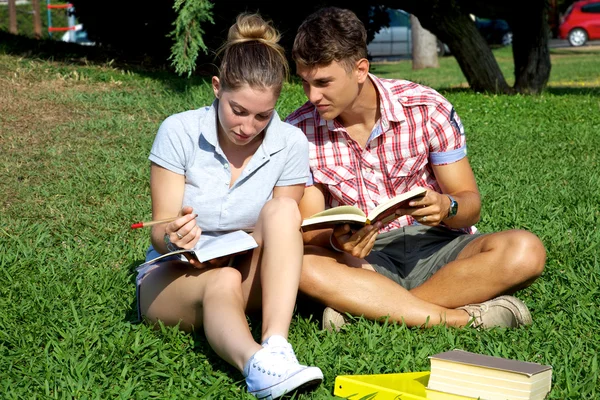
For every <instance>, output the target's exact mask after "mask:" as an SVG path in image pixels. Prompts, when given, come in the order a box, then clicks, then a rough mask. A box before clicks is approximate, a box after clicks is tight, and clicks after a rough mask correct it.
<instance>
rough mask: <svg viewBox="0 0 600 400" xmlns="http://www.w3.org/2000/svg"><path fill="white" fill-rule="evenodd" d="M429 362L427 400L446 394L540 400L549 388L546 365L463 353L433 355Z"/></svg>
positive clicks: (490, 399)
mask: <svg viewBox="0 0 600 400" xmlns="http://www.w3.org/2000/svg"><path fill="white" fill-rule="evenodd" d="M429 360H430V363H431V372H430V376H429V382H428V383H427V389H428V397H427V398H440V399H441V398H443V394H444V393H448V394H453V395H460V396H468V397H473V398H479V399H482V400H484V399H485V400H513V399H514V400H543V399H545V398H546V396H547V394H548V393H549V392H550V388H551V386H552V366H550V365H542V364H538V363H533V362H527V361H518V360H510V359H506V358H500V357H493V356H487V355H483V354H477V353H471V352H468V351H464V350H451V351H446V352H444V353H439V354H435V355H433V356H430V357H429ZM436 393H437V394H439V395H440V396H436Z"/></svg>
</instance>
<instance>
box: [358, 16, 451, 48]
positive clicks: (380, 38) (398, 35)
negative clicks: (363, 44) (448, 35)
mask: <svg viewBox="0 0 600 400" xmlns="http://www.w3.org/2000/svg"><path fill="white" fill-rule="evenodd" d="M387 11H388V15H389V16H390V26H389V27H382V28H381V30H380V31H379V32H377V33H376V34H375V37H374V38H373V40H372V41H371V42H369V44H368V45H367V50H368V52H369V54H370V55H371V57H373V58H375V59H377V58H411V57H412V30H411V27H410V14H409V13H407V12H406V11H404V10H398V9H388V10H387ZM437 47H438V56H440V57H441V56H444V55H446V54H450V49H449V48H448V46H447V45H445V44H444V43H442V42H441V41H439V40H438V43H437Z"/></svg>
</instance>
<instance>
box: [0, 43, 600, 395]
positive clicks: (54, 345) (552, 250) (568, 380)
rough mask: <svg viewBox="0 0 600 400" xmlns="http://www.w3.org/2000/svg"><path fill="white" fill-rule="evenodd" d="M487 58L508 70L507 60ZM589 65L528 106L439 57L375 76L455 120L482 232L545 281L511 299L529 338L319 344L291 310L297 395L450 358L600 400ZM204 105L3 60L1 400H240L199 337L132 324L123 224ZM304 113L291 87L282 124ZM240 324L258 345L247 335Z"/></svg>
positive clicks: (363, 326)
mask: <svg viewBox="0 0 600 400" xmlns="http://www.w3.org/2000/svg"><path fill="white" fill-rule="evenodd" d="M588 53H589V52H588ZM23 54H24V55H23ZM496 54H497V57H498V59H499V62H500V63H501V68H502V69H503V70H504V71H511V63H510V51H509V50H508V49H502V50H501V51H499V52H497V53H496ZM599 55H600V53H597V52H596V53H594V52H592V54H587V53H576V52H569V53H565V52H563V53H557V52H553V55H552V57H553V68H552V76H551V81H550V84H549V87H548V89H547V90H546V91H545V92H544V93H543V94H542V95H540V96H535V97H526V96H496V95H485V94H475V93H471V92H469V91H468V90H465V89H464V86H465V81H464V77H463V76H462V74H461V73H460V70H459V69H458V66H457V64H456V62H455V60H454V59H453V58H452V57H449V58H444V59H443V60H442V62H441V67H440V68H439V69H434V70H431V69H428V70H422V71H412V69H411V65H410V62H401V63H395V64H381V65H379V64H378V65H375V66H374V69H373V72H375V73H378V74H380V75H381V76H386V77H402V78H406V79H412V80H415V81H418V82H421V83H424V84H427V85H430V86H432V87H434V88H436V89H438V90H440V91H441V92H442V93H443V94H444V95H445V96H447V97H448V98H449V99H450V101H451V102H452V103H453V104H454V105H455V107H456V109H457V112H458V114H459V115H460V117H461V118H462V121H463V123H464V125H465V128H466V131H467V135H468V143H469V158H470V160H471V163H472V165H473V169H474V172H475V174H476V177H477V180H478V183H479V186H480V190H481V193H482V196H483V210H482V219H481V222H480V223H479V224H478V225H477V226H478V228H479V229H480V230H481V231H483V232H490V231H496V230H504V229H511V228H525V229H529V230H531V231H533V232H534V233H536V234H537V235H539V236H540V237H541V239H542V240H543V242H544V243H545V245H546V248H547V251H548V259H547V263H546V270H545V272H544V274H543V276H542V277H541V278H540V279H539V280H537V281H536V282H535V283H534V284H533V285H532V286H531V287H529V288H527V289H526V290H523V291H521V292H519V297H520V298H522V299H523V300H524V301H525V302H526V303H527V305H528V306H529V307H530V309H531V311H532V314H533V318H534V324H533V325H532V326H530V327H527V328H523V329H515V330H497V329H495V330H488V331H480V332H479V331H476V330H472V329H454V328H444V327H435V328H432V329H428V330H422V329H417V328H407V327H405V326H401V325H387V324H378V323H372V322H369V321H364V320H358V321H356V322H355V323H354V324H352V325H350V326H349V327H348V328H347V329H344V330H343V331H342V332H340V333H328V332H325V331H321V330H320V326H319V321H318V319H319V315H317V314H315V315H311V314H310V310H311V309H310V308H308V307H301V309H300V311H301V312H299V313H298V314H297V315H296V316H295V317H294V320H293V321H292V326H291V332H290V338H291V342H292V343H293V344H294V346H295V349H296V351H297V355H298V358H299V359H300V360H301V361H302V362H305V363H309V364H315V365H318V366H319V367H321V369H322V370H323V372H324V374H325V381H324V382H323V384H322V385H321V386H320V387H319V388H318V389H317V390H316V391H315V392H314V393H311V394H301V395H299V396H298V398H305V399H309V398H311V399H327V398H331V397H332V396H333V394H332V393H333V384H334V380H335V377H336V376H337V375H342V374H376V373H394V372H409V371H424V370H428V369H429V361H428V358H427V356H428V355H431V354H434V353H437V352H441V351H445V350H448V349H452V348H462V349H465V350H469V351H474V352H480V353H484V354H489V355H496V356H502V357H507V358H514V359H520V360H526V361H535V362H540V363H544V364H551V365H552V366H553V367H554V371H553V389H552V392H551V394H550V396H549V398H550V399H592V398H597V397H599V396H600V374H599V371H598V353H599V352H600V341H599V340H598V339H597V338H598V331H599V329H600V307H599V304H600V265H599V254H600V248H599V243H600V231H599V226H600V211H599V209H598V204H600V177H599V174H598V170H599V168H600V165H599V164H600V163H599V161H600V160H599V155H600V151H599V150H598V149H599V148H600V135H599V134H598V133H599V132H600V81H599V80H600V70H598V68H597V59H598V56H599ZM57 59H60V58H59V57H57V58H55V60H57ZM211 100H212V93H211V91H210V90H209V86H208V82H207V81H205V80H203V79H202V78H199V77H195V78H193V79H191V80H187V79H183V78H179V77H176V76H173V75H171V74H168V73H166V72H152V71H144V70H134V69H124V68H122V67H118V66H116V65H115V64H111V63H106V64H102V65H92V64H91V63H86V61H85V59H81V58H80V59H77V64H68V63H62V62H58V61H49V60H42V59H39V58H36V56H35V55H32V54H30V53H27V52H24V53H22V54H14V52H13V54H7V53H2V52H0V110H2V111H1V113H0V155H1V156H2V162H1V163H0V182H1V184H0V371H2V372H1V373H0V392H1V393H4V398H7V399H32V398H39V399H46V398H57V399H58V398H61V399H63V398H81V399H88V398H98V399H104V398H128V399H129V398H140V399H141V398H144V399H145V398H161V399H163V398H172V399H180V398H211V399H240V398H248V399H250V398H252V397H251V396H249V395H248V394H247V393H246V391H245V385H244V382H243V378H242V376H241V374H240V373H238V372H237V371H236V370H234V369H233V368H232V367H230V366H229V365H228V364H226V363H225V362H224V361H222V360H220V358H219V357H217V356H216V355H215V354H214V353H213V352H212V351H211V350H210V348H209V347H208V346H207V344H206V343H205V341H204V339H203V336H202V335H201V334H200V335H197V336H192V335H187V334H184V333H181V332H179V331H177V330H176V329H174V328H163V329H160V330H152V329H151V328H150V327H148V326H146V325H143V324H137V323H135V319H136V316H135V287H134V269H135V267H136V266H137V265H139V264H140V263H141V262H142V260H143V257H144V252H145V249H146V247H147V246H148V244H149V238H148V232H147V231H144V230H134V231H132V230H130V229H129V225H130V224H131V223H132V222H135V221H139V220H147V219H149V218H150V216H151V209H150V193H149V185H148V180H149V163H148V160H147V156H148V152H149V149H150V146H151V144H152V141H153V138H154V135H155V133H156V130H157V128H158V125H159V124H160V122H161V121H162V120H163V119H164V118H165V117H167V116H168V115H170V114H172V113H175V112H179V111H182V110H185V109H190V108H196V107H199V106H202V105H205V104H208V103H209V102H210V101H211ZM303 102H304V95H303V93H302V89H301V88H300V86H299V85H297V84H290V85H288V86H286V88H285V89H284V92H283V95H282V98H281V100H280V102H279V104H278V110H279V113H280V114H281V115H287V113H289V112H290V111H292V110H293V109H294V108H295V107H297V106H299V105H300V104H302V103H303ZM250 322H251V327H252V330H253V332H254V334H255V335H258V332H259V331H260V320H258V319H256V318H254V317H252V318H250Z"/></svg>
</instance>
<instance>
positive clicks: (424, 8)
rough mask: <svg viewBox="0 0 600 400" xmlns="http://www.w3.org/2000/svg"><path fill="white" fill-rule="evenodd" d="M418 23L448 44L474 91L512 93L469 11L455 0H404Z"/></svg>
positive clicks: (407, 9)
mask: <svg viewBox="0 0 600 400" xmlns="http://www.w3.org/2000/svg"><path fill="white" fill-rule="evenodd" d="M402 4H403V5H404V7H406V8H405V10H406V11H408V12H410V13H413V14H415V15H416V16H417V17H418V18H419V21H420V22H421V25H422V26H423V27H425V28H426V29H428V30H430V31H432V32H434V33H435V34H436V35H437V37H438V38H439V39H440V40H441V41H442V42H444V43H446V44H447V45H448V47H449V48H450V51H451V52H452V54H453V55H454V57H455V58H456V61H457V62H458V65H459V66H460V69H461V70H462V72H463V74H464V75H465V78H466V79H467V82H468V83H469V86H470V87H471V89H472V90H474V91H476V92H491V93H512V89H511V87H510V86H508V83H506V79H504V75H502V71H501V70H500V67H499V66H498V62H497V61H496V58H495V57H494V54H493V53H492V50H491V49H490V47H489V46H488V44H487V43H486V41H485V39H484V38H483V37H482V36H481V34H480V33H479V31H478V30H477V27H475V23H474V22H473V20H472V19H471V17H469V15H468V13H466V12H465V11H464V10H462V9H461V8H460V7H459V6H458V5H457V4H456V3H455V0H433V1H429V2H428V1H425V0H418V1H414V2H413V1H403V2H402Z"/></svg>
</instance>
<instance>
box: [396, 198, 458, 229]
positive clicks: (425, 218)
mask: <svg viewBox="0 0 600 400" xmlns="http://www.w3.org/2000/svg"><path fill="white" fill-rule="evenodd" d="M409 205H410V207H409V208H399V209H397V210H396V215H398V216H401V215H410V216H412V217H413V218H414V219H416V220H417V222H419V223H420V224H422V225H428V226H436V225H439V224H440V223H441V222H442V220H443V219H444V218H446V217H447V216H448V210H449V208H450V199H449V198H448V196H446V195H445V194H440V193H438V192H435V191H433V190H428V191H427V194H425V196H423V197H422V198H421V199H419V200H413V201H411V202H410V203H409Z"/></svg>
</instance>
